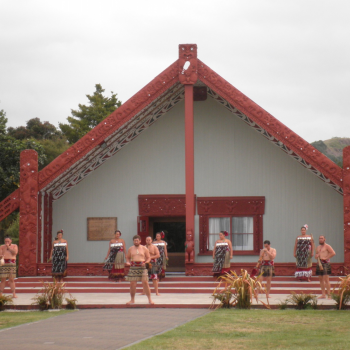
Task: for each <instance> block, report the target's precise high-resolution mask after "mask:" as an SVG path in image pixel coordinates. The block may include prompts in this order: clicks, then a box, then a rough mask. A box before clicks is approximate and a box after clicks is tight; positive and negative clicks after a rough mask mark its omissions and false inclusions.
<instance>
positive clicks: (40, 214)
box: [37, 192, 43, 263]
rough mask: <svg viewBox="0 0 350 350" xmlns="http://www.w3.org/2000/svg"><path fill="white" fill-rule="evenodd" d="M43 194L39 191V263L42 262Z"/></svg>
mask: <svg viewBox="0 0 350 350" xmlns="http://www.w3.org/2000/svg"><path fill="white" fill-rule="evenodd" d="M42 199H43V198H42V195H41V192H39V193H38V242H37V250H38V254H37V263H41V236H42V235H41V229H42V220H41V218H42Z"/></svg>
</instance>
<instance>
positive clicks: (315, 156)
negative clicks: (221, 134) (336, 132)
mask: <svg viewBox="0 0 350 350" xmlns="http://www.w3.org/2000/svg"><path fill="white" fill-rule="evenodd" d="M198 78H199V79H200V80H201V81H202V82H203V83H205V84H206V85H207V86H209V87H210V88H211V89H213V90H214V91H215V92H216V93H217V94H219V95H220V96H221V97H223V98H224V99H225V100H226V101H228V102H229V103H231V104H232V105H233V106H234V107H236V108H237V109H238V110H239V111H241V112H242V113H244V114H245V115H246V116H247V117H249V118H251V119H252V120H253V121H254V122H255V123H256V124H258V125H259V126H260V127H262V128H264V129H265V130H266V131H267V132H268V133H270V134H271V135H273V136H274V137H275V138H276V139H278V140H280V141H281V142H283V143H284V144H285V145H286V146H287V147H288V148H290V149H291V150H293V151H294V152H295V153H296V154H298V155H299V156H300V157H302V158H303V159H304V160H305V161H307V162H308V163H310V164H311V165H312V166H314V167H315V168H316V169H318V170H319V171H321V172H322V174H324V175H325V176H327V177H328V178H329V179H330V180H331V181H333V182H334V183H335V184H337V185H338V186H340V187H341V188H342V187H343V183H342V181H341V179H342V169H341V168H340V167H339V166H338V165H336V164H335V163H333V162H332V161H331V160H330V159H329V158H328V157H326V156H325V155H324V154H322V153H321V152H320V151H318V150H317V149H316V148H314V147H313V146H311V145H310V144H309V143H308V142H307V141H305V140H304V139H302V138H301V137H300V136H298V135H297V134H296V133H294V132H293V131H292V130H290V129H289V128H288V127H287V126H285V125H284V124H282V123H281V122H280V121H278V120H277V119H276V118H275V117H273V116H272V115H271V114H269V113H268V112H266V111H265V110H264V109H263V108H261V107H260V106H258V105H257V104H256V103H255V102H253V101H252V100H251V99H249V98H248V97H247V96H245V95H244V94H243V93H242V92H240V91H239V90H237V89H236V88H235V87H234V86H232V85H231V84H230V83H229V82H227V81H226V80H225V79H223V78H222V77H221V76H220V75H218V74H217V73H215V72H214V71H213V70H212V69H211V68H209V67H208V66H206V65H205V64H204V63H203V62H202V61H200V60H198Z"/></svg>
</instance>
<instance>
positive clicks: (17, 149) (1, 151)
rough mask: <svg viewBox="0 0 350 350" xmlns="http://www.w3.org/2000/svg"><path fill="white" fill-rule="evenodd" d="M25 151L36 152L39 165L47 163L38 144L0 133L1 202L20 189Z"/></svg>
mask: <svg viewBox="0 0 350 350" xmlns="http://www.w3.org/2000/svg"><path fill="white" fill-rule="evenodd" d="M5 129H6V123H5ZM25 149H34V150H36V151H37V152H38V161H39V165H43V164H44V163H45V161H46V156H45V153H44V148H43V147H42V146H41V145H40V144H38V143H37V142H35V141H34V140H24V141H22V140H16V139H15V138H14V137H11V136H9V135H7V134H2V133H0V201H2V200H3V199H5V198H6V197H7V196H8V195H9V194H11V193H12V192H13V191H14V190H16V189H17V188H18V187H19V179H20V175H19V163H20V154H21V152H22V151H23V150H25Z"/></svg>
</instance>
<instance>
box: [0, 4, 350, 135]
mask: <svg viewBox="0 0 350 350" xmlns="http://www.w3.org/2000/svg"><path fill="white" fill-rule="evenodd" d="M349 10H350V3H349V2H348V1H339V0H338V1H336V2H331V1H320V0H318V1H300V0H297V1H283V2H281V1H277V0H276V1H263V2H262V1H245V2H242V1H220V2H215V3H214V2H212V1H204V0H203V1H178V2H177V3H176V4H174V3H168V2H164V1H148V2H145V1H132V2H116V1H103V2H96V1H73V2H72V1H60V2H46V1H30V2H26V1H16V2H5V1H2V11H1V13H0V23H1V28H2V30H1V31H0V43H1V55H0V77H1V78H0V109H4V110H5V111H6V112H7V117H8V118H9V125H10V126H19V125H24V124H25V122H26V121H27V120H28V119H30V118H34V117H39V118H40V119H42V120H48V121H50V122H51V123H53V124H55V125H58V122H65V120H66V118H67V116H68V115H69V114H70V110H71V109H75V108H77V106H78V104H79V103H86V101H87V100H86V98H85V95H86V94H91V93H92V92H93V91H94V85H95V84H96V83H100V84H102V86H103V87H104V88H105V89H106V93H108V94H109V92H110V91H114V92H116V93H118V97H119V98H120V99H121V100H122V101H123V102H125V101H126V100H127V99H128V98H130V97H131V96H132V95H134V94H135V93H136V92H137V91H138V90H139V89H141V88H142V87H143V86H144V85H146V84H147V83H148V82H149V81H150V80H151V79H153V78H154V77H155V76H156V75H158V74H159V73H160V72H161V71H162V70H163V69H165V68H166V67H167V66H168V65H170V64H171V63H172V62H173V61H175V60H176V58H177V55H178V53H177V49H178V44H180V43H186V42H192V43H197V44H198V54H199V57H200V59H202V60H203V61H204V62H205V63H206V64H208V65H209V66H210V67H211V68H212V69H214V70H215V71H217V72H218V73H219V74H220V75H222V76H223V77H224V78H225V79H226V80H228V81H229V82H230V83H231V84H233V85H234V86H235V87H236V88H238V89H239V90H241V91H242V92H243V93H244V94H246V95H247V96H248V97H249V98H251V99H252V100H254V101H255V102H256V103H258V104H259V105H260V106H262V107H263V108H264V109H266V110H267V111H268V112H270V113H271V114H273V115H274V116H275V117H276V118H278V119H279V120H281V121H282V122H283V123H284V124H286V125H287V126H289V127H290V128H291V129H292V130H294V131H295V132H297V133H298V134H299V135H300V136H302V137H304V138H305V139H306V140H308V141H310V142H311V141H314V140H318V139H327V138H330V137H332V136H342V137H345V136H348V137H350V132H349V131H348V130H349V129H350V128H349V121H348V117H347V98H348V95H349V86H350V79H349V78H350V69H349V63H348V62H350V50H349V45H348V44H347V42H348V37H349V34H350V23H349V21H348V17H349Z"/></svg>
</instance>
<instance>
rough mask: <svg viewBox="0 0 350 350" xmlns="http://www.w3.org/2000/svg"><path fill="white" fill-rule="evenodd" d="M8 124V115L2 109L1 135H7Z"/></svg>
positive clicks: (0, 112) (0, 120) (0, 117)
mask: <svg viewBox="0 0 350 350" xmlns="http://www.w3.org/2000/svg"><path fill="white" fill-rule="evenodd" d="M6 124H7V118H6V113H5V111H4V110H3V109H1V110H0V134H1V135H4V134H6Z"/></svg>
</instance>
